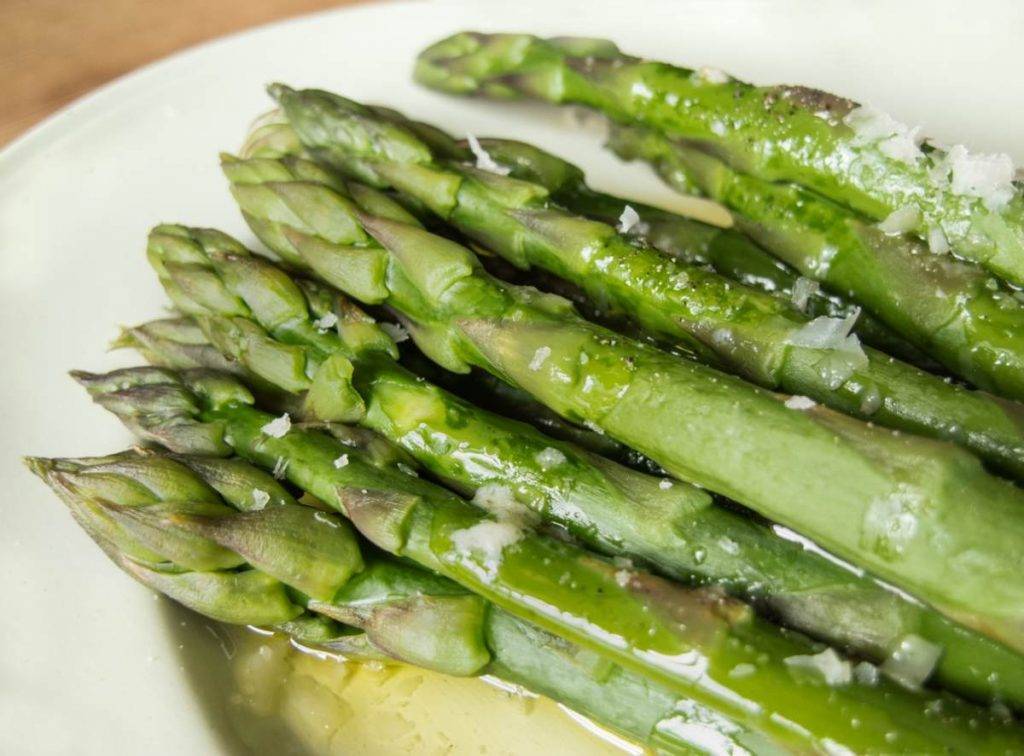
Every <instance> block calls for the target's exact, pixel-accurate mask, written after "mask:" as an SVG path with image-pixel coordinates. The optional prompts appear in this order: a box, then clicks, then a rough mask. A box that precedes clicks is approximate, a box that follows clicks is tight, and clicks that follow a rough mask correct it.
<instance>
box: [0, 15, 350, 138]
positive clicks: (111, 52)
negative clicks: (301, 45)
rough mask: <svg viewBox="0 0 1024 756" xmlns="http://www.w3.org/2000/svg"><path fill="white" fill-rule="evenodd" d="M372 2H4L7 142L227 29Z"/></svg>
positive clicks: (0, 133)
mask: <svg viewBox="0 0 1024 756" xmlns="http://www.w3.org/2000/svg"><path fill="white" fill-rule="evenodd" d="M358 2H367V0H228V1H225V0H173V2H172V1H169V0H0V31H2V34H3V40H4V43H3V45H0V81H3V82H4V95H3V99H2V104H0V147H2V146H3V145H5V144H7V143H8V142H11V141H12V140H14V139H15V138H17V137H18V136H20V135H21V134H22V133H24V132H25V131H26V130H27V129H29V128H30V127H32V126H33V125H34V124H36V123H38V122H39V121H41V120H43V119H44V118H45V117H46V116H48V115H50V114H51V113H52V112H54V111H55V110H57V109H59V108H60V107H62V106H64V105H66V104H67V103H69V102H71V101H72V100H74V99H75V98H76V97H79V96H81V95H83V94H85V93H86V92H88V91H90V90H92V89H95V88H96V87H98V86H100V85H102V84H104V83H106V82H108V81H110V80H111V79H115V78H117V77H118V76H120V75H121V74H124V73H127V72H128V71H131V70H132V69H135V68H138V67H139V66H142V65H145V64H146V63H150V62H152V61H154V60H158V59H160V58H163V57H165V56H167V55H170V54H171V53H173V52H175V51H177V50H181V49H182V48H185V47H189V46H190V45H194V44H198V43H200V42H204V41H206V40H209V39H213V38H215V37H219V36H222V35H224V34H230V33H231V32H234V31H239V30H241V29H245V28H248V27H251V26H257V25H259V24H264V23H267V22H269V21H274V20H276V19H280V18H286V17H288V16H297V15H299V14H302V13H310V12H313V11H317V10H323V9H326V8H333V7H338V6H345V5H355V4H356V3H358Z"/></svg>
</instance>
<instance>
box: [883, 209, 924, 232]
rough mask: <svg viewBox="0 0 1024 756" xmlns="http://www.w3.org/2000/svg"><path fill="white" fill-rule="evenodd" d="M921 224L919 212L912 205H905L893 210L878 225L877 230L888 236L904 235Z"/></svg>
mask: <svg viewBox="0 0 1024 756" xmlns="http://www.w3.org/2000/svg"><path fill="white" fill-rule="evenodd" d="M920 222H921V211H920V210H918V209H917V208H916V207H915V206H914V205H906V206H904V207H901V208H897V209H896V210H893V211H892V212H891V213H889V215H887V216H886V217H885V220H883V221H881V222H880V223H879V224H878V230H879V231H881V232H882V233H883V234H887V235H889V236H897V235H899V234H905V233H907V231H913V230H914V229H915V228H917V224H918V223H920Z"/></svg>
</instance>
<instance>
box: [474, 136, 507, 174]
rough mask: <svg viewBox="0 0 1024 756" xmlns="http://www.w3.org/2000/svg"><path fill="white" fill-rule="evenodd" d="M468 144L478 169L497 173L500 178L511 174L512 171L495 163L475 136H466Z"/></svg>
mask: <svg viewBox="0 0 1024 756" xmlns="http://www.w3.org/2000/svg"><path fill="white" fill-rule="evenodd" d="M466 142H468V143H469V149H470V151H471V152H472V153H473V157H475V158H476V167H477V168H479V169H480V170H482V171H488V172H489V173H497V174H498V175H499V176H507V175H508V174H509V171H510V169H508V168H506V167H505V166H503V165H498V164H497V163H496V162H494V158H492V157H491V156H490V154H488V152H487V150H485V149H484V148H483V147H481V146H480V142H479V141H478V140H477V138H476V137H475V136H473V135H472V134H466Z"/></svg>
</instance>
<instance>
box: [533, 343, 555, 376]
mask: <svg viewBox="0 0 1024 756" xmlns="http://www.w3.org/2000/svg"><path fill="white" fill-rule="evenodd" d="M550 356H551V347H549V346H542V347H538V348H537V351H536V352H534V353H533V358H532V359H531V360H530V370H533V371H534V372H536V371H538V370H540V368H541V365H543V364H544V361H545V360H546V359H547V358H548V357H550Z"/></svg>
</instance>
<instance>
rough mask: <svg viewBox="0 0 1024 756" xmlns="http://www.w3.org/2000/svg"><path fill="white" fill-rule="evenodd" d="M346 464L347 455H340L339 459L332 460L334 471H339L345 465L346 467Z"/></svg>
mask: <svg viewBox="0 0 1024 756" xmlns="http://www.w3.org/2000/svg"><path fill="white" fill-rule="evenodd" d="M347 464H348V455H347V454H342V455H341V456H340V457H338V458H337V459H336V460H334V469H335V470H340V469H341V468H343V467H345V465H347Z"/></svg>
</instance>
